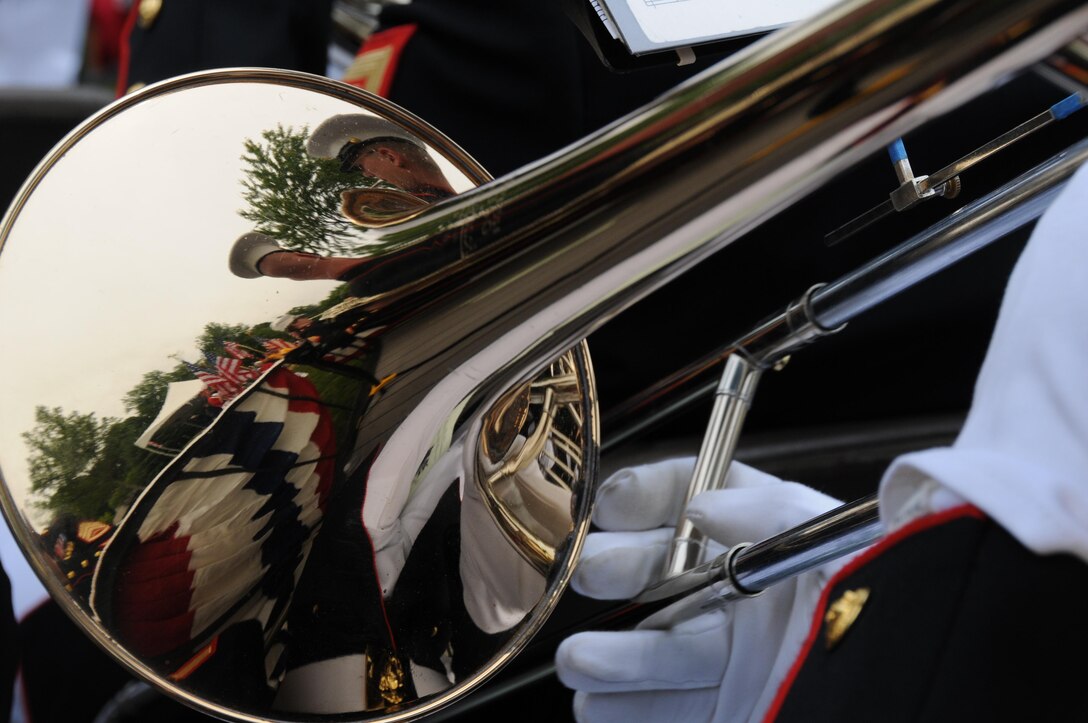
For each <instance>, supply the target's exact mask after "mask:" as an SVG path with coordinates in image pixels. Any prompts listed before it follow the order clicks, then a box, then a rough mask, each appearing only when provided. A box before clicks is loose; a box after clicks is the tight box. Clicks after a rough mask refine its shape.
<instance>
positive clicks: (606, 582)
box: [556, 458, 846, 723]
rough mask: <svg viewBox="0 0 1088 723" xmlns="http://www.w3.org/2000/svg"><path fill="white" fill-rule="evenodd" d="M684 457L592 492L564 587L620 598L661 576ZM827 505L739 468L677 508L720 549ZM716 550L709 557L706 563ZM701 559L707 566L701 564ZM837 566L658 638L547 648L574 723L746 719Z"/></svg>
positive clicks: (822, 498)
mask: <svg viewBox="0 0 1088 723" xmlns="http://www.w3.org/2000/svg"><path fill="white" fill-rule="evenodd" d="M694 463H695V460H694V458H682V459H670V460H665V461H663V462H657V463H653V464H647V465H643V466H638V467H633V468H629V469H625V470H621V471H619V472H617V473H615V474H614V475H612V476H611V477H609V478H608V479H607V480H606V481H605V482H604V483H603V484H602V485H601V489H600V492H599V495H598V500H597V506H596V508H595V510H594V522H595V524H596V525H597V526H598V527H599V528H601V529H603V530H606V531H605V532H595V533H593V534H591V535H589V536H588V537H587V538H586V542H585V546H584V549H583V553H582V558H581V560H580V561H579V563H578V566H577V568H576V569H575V572H574V575H573V578H572V581H571V585H572V587H573V588H574V589H575V590H576V591H578V592H579V593H581V594H583V595H587V596H589V597H594V598H599V599H626V598H630V597H633V596H635V595H637V594H638V593H639V592H641V591H642V590H643V589H644V588H645V587H647V586H648V585H649V584H650V583H653V582H655V581H656V580H657V579H658V576H659V575H660V572H661V570H662V567H663V566H664V561H665V554H666V551H667V549H668V547H669V545H670V543H671V540H672V534H673V530H672V527H666V525H673V524H675V522H676V520H677V516H678V513H679V512H680V510H681V508H682V506H683V502H684V499H683V498H684V496H685V494H686V489H687V484H688V480H689V478H690V476H691V473H692V469H693V467H694ZM838 504H839V502H838V501H837V500H835V499H833V498H831V497H828V496H827V495H824V494H822V493H820V492H817V491H816V490H813V489H811V488H809V487H805V486H804V485H800V484H797V483H794V482H783V481H781V480H779V479H778V478H776V477H773V476H771V475H768V474H765V473H763V472H760V471H758V470H755V469H753V468H751V467H748V466H746V465H743V464H741V463H739V462H733V463H732V465H731V467H730V472H729V476H728V480H727V482H726V488H725V489H722V490H714V491H710V492H705V493H703V494H701V495H698V496H697V497H695V498H694V499H693V500H692V501H691V503H690V504H689V505H688V507H687V513H686V514H687V516H688V517H689V518H690V519H691V520H692V522H693V523H695V525H696V527H697V528H698V529H699V530H700V531H701V532H702V533H703V534H705V535H707V536H708V537H709V538H711V540H713V541H716V542H717V543H720V545H724V546H731V545H734V544H737V543H740V542H757V541H759V540H762V539H764V538H766V537H769V536H771V535H773V534H776V533H778V532H781V531H783V530H786V529H789V528H790V527H793V526H795V525H798V524H800V523H802V522H804V521H806V520H808V519H810V518H812V517H814V516H816V515H818V514H820V513H822V512H825V511H827V510H829V509H831V508H833V507H836V506H838ZM725 549H726V548H725V547H721V546H718V547H716V548H712V549H710V550H709V554H710V555H717V554H720V553H721V552H723V551H724V550H725ZM708 559H709V558H708ZM845 562H846V560H845V559H841V560H838V561H836V562H833V563H831V564H829V565H827V566H824V567H822V568H819V569H817V570H813V571H810V572H807V573H805V574H803V575H800V576H798V577H796V578H794V579H792V580H788V581H785V582H781V583H778V584H777V585H775V586H772V587H771V588H770V589H768V590H767V591H765V592H764V593H763V594H762V595H760V596H758V597H756V598H752V599H745V600H740V601H736V602H733V603H730V604H729V605H728V606H727V607H726V608H724V609H722V610H716V611H713V612H710V613H705V614H702V615H700V616H698V617H695V618H692V619H690V620H687V621H684V622H682V623H679V624H677V625H676V626H674V627H673V628H671V629H669V630H650V629H644V628H642V627H641V626H640V627H638V628H636V629H635V630H631V631H622V632H586V633H579V634H576V635H573V636H571V637H570V638H568V639H567V640H565V641H563V643H562V644H561V645H560V646H559V649H558V651H557V653H556V667H557V672H558V675H559V679H560V681H562V683H563V684H564V685H566V686H567V687H569V688H572V689H574V690H575V691H577V692H576V694H575V697H574V712H575V717H576V719H577V720H578V721H580V722H581V723H590V722H592V723H603V722H606V721H617V722H620V721H622V723H634V722H635V721H662V720H674V721H684V723H689V722H690V723H694V722H697V721H714V722H715V723H724V722H726V721H730V722H731V721H748V720H757V719H758V718H759V717H761V716H762V715H763V713H764V711H766V710H767V708H768V707H769V705H770V703H771V702H772V700H773V698H774V695H775V693H776V691H777V688H778V685H779V683H780V682H781V681H782V680H783V679H784V678H785V675H786V673H787V672H788V670H789V667H790V665H791V664H792V663H793V661H794V658H795V657H796V655H797V654H798V653H799V652H800V649H801V645H802V643H803V642H804V640H805V637H806V636H807V634H808V632H809V628H810V625H811V622H812V621H811V618H812V614H813V612H814V610H815V608H816V604H817V602H818V601H819V597H820V593H821V591H822V589H823V586H824V585H825V583H826V582H827V580H828V579H829V578H830V577H831V576H832V575H833V574H834V572H835V571H837V570H838V569H839V568H840V567H841V566H842V565H843V564H845Z"/></svg>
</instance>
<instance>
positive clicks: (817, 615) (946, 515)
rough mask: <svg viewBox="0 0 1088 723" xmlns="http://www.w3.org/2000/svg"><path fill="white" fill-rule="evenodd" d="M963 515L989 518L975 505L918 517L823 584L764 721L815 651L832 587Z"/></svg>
mask: <svg viewBox="0 0 1088 723" xmlns="http://www.w3.org/2000/svg"><path fill="white" fill-rule="evenodd" d="M961 517H975V518H977V519H980V520H982V519H986V513H985V512H983V511H982V510H980V509H979V508H977V507H975V506H974V505H971V504H963V505H958V506H956V507H952V508H949V509H947V510H942V511H941V512H935V513H933V514H931V515H926V516H924V517H919V518H918V519H916V520H914V521H912V522H910V523H909V524H906V525H904V526H903V527H900V528H899V529H898V530H896V531H895V532H893V533H892V534H890V535H888V536H887V537H884V538H882V539H881V540H880V541H879V542H877V543H876V544H874V545H873V546H872V547H870V548H869V549H867V550H865V551H864V552H862V553H861V554H860V555H858V556H857V557H855V558H854V559H853V560H851V561H850V562H849V563H847V564H846V565H844V566H843V568H842V569H841V570H839V571H838V572H837V573H835V576H834V577H832V578H831V579H830V580H829V581H828V583H827V585H826V586H824V590H823V592H822V593H821V594H820V601H819V602H818V603H817V604H816V610H815V612H814V613H813V615H812V624H811V625H810V626H809V631H808V636H807V637H806V638H805V642H804V644H803V645H802V646H801V651H800V652H799V653H798V654H797V658H796V659H795V660H794V661H793V665H792V666H791V667H790V672H789V673H787V674H786V677H785V679H784V680H783V681H782V683H781V685H779V687H778V693H777V694H776V695H775V697H774V702H773V703H771V707H770V708H769V709H768V710H767V714H766V715H765V716H764V717H763V721H764V723H769V721H773V720H774V719H775V718H777V717H778V712H779V710H780V709H781V708H782V704H783V703H784V702H785V700H786V694H787V693H789V690H790V688H792V687H793V682H794V680H795V679H796V678H797V674H798V673H799V672H801V666H802V665H804V662H805V659H806V658H808V654H809V651H810V650H812V646H813V644H814V643H815V642H816V639H817V638H819V636H820V630H821V629H822V628H823V623H824V611H825V610H826V609H827V601H828V597H830V595H831V590H832V589H833V588H834V587H835V585H837V584H838V583H839V582H840V581H841V580H842V579H844V578H846V577H848V576H849V575H852V574H853V573H854V572H855V571H856V570H857V569H858V568H860V567H862V566H863V565H866V564H868V563H869V562H870V561H871V560H873V559H874V558H876V557H877V556H879V555H881V554H883V553H884V552H885V551H886V550H887V549H888V548H890V547H892V546H894V545H897V544H899V542H900V541H902V540H903V539H904V538H907V537H910V536H912V535H916V534H918V533H919V532H922V531H924V530H928V529H930V528H932V527H936V526H938V525H943V524H945V523H946V522H950V521H951V520H955V519H959V518H961Z"/></svg>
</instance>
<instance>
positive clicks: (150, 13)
mask: <svg viewBox="0 0 1088 723" xmlns="http://www.w3.org/2000/svg"><path fill="white" fill-rule="evenodd" d="M139 2H140V9H139V11H138V12H139V19H140V27H141V28H142V29H144V30H147V29H148V28H150V27H151V26H152V25H153V24H154V22H155V18H157V17H159V12H160V11H161V10H162V0H139Z"/></svg>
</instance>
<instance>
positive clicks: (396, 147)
mask: <svg viewBox="0 0 1088 723" xmlns="http://www.w3.org/2000/svg"><path fill="white" fill-rule="evenodd" d="M352 165H353V167H354V168H356V169H358V170H359V171H361V172H362V173H363V174H364V175H366V176H370V177H371V178H378V179H381V180H383V181H385V182H386V183H389V184H392V185H393V186H396V187H397V188H399V189H401V190H402V191H407V192H408V193H411V194H415V195H419V196H432V197H435V198H446V197H448V196H451V195H453V193H454V191H453V188H452V187H451V186H450V184H449V181H447V180H446V177H445V175H443V173H442V171H441V169H439V168H438V166H437V165H436V164H435V162H434V161H433V160H432V159H431V158H430V156H429V155H428V154H427V152H426V151H424V150H422V149H420V148H419V147H417V146H415V145H413V144H411V143H407V142H397V141H383V142H380V143H372V144H370V145H368V146H367V147H366V148H364V149H363V150H362V152H361V153H359V155H358V156H356V158H355V161H354V163H353V164H352Z"/></svg>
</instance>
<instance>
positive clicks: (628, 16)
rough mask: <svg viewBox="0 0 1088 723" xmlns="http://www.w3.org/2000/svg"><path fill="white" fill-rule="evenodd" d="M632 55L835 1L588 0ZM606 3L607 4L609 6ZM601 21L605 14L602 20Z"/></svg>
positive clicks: (752, 28)
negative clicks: (603, 12) (610, 23)
mask: <svg viewBox="0 0 1088 723" xmlns="http://www.w3.org/2000/svg"><path fill="white" fill-rule="evenodd" d="M591 1H592V2H593V4H594V5H600V6H602V8H603V9H605V10H606V15H607V14H609V13H608V12H607V11H608V10H609V9H611V11H612V12H611V19H612V21H613V22H614V23H615V24H616V26H617V27H618V30H619V33H620V35H621V36H622V40H623V41H624V42H625V43H626V44H627V46H628V47H629V48H630V50H631V51H632V52H634V53H636V54H637V53H640V52H649V51H653V50H660V49H662V48H669V47H679V46H684V45H695V44H700V43H705V42H710V41H712V40H718V39H722V38H728V37H735V36H739V35H749V34H752V33H757V32H763V31H767V30H774V29H777V28H781V27H784V26H786V25H790V24H792V23H794V22H797V21H798V20H802V19H804V18H806V17H809V16H810V15H813V14H815V13H817V12H819V11H821V10H824V9H826V8H828V7H830V6H832V5H834V4H835V3H836V2H837V0H754V1H753V0H591ZM609 3H611V4H610V5H609ZM602 20H603V18H602Z"/></svg>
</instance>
